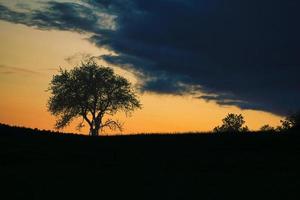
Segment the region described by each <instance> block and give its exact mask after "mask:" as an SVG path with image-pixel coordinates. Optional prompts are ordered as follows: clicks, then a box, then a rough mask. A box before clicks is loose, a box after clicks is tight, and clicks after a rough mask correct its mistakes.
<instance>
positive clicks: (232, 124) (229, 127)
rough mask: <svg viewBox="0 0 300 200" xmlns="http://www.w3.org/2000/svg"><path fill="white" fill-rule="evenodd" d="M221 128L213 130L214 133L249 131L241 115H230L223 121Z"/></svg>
mask: <svg viewBox="0 0 300 200" xmlns="http://www.w3.org/2000/svg"><path fill="white" fill-rule="evenodd" d="M222 122H223V124H222V125H221V126H217V127H215V128H214V129H213V131H214V132H246V131H249V129H248V127H247V126H243V125H244V123H245V121H244V117H243V116H242V115H241V114H239V115H237V114H233V113H229V114H228V115H227V116H226V117H225V118H224V119H223V120H222Z"/></svg>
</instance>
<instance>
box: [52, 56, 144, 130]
mask: <svg viewBox="0 0 300 200" xmlns="http://www.w3.org/2000/svg"><path fill="white" fill-rule="evenodd" d="M49 91H50V92H51V96H50V98H49V100H48V105H47V108H48V111H49V112H50V113H51V114H53V115H54V116H56V117H57V121H56V124H55V127H56V128H57V129H61V128H64V127H66V126H67V125H69V123H70V122H71V121H73V119H75V118H78V117H81V118H82V122H81V123H80V124H79V125H78V128H81V127H82V126H83V124H84V122H86V123H87V124H88V125H89V127H90V135H93V136H97V135H99V131H101V130H103V129H104V128H106V127H107V128H110V129H119V130H121V129H122V124H121V123H120V122H118V121H116V120H113V119H111V118H106V120H105V121H104V120H103V119H104V118H103V117H104V116H106V115H108V116H113V115H114V114H116V113H117V112H118V111H123V112H125V113H131V112H132V111H134V110H135V109H138V108H141V104H140V101H139V100H138V98H137V95H136V93H135V91H134V89H133V87H132V85H131V83H130V82H129V81H128V80H127V79H125V78H123V77H121V76H119V75H116V74H115V73H114V71H113V70H112V69H111V68H109V67H103V66H99V65H98V64H97V63H96V62H95V61H94V60H93V59H89V60H87V61H83V62H81V65H79V66H77V67H75V68H73V69H71V70H69V71H67V70H63V69H60V71H59V73H58V74H57V75H54V76H53V78H52V80H51V82H50V86H49Z"/></svg>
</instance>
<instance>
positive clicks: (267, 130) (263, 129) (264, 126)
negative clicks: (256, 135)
mask: <svg viewBox="0 0 300 200" xmlns="http://www.w3.org/2000/svg"><path fill="white" fill-rule="evenodd" d="M260 131H264V132H273V131H275V128H274V127H272V126H270V125H269V124H266V125H263V126H262V127H260Z"/></svg>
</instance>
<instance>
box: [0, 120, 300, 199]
mask: <svg viewBox="0 0 300 200" xmlns="http://www.w3.org/2000/svg"><path fill="white" fill-rule="evenodd" d="M0 170H1V171H0V181H1V188H0V190H1V193H0V199H45V200H48V199H133V198H134V199H228V198H238V199H299V194H300V192H299V191H300V188H299V186H300V179H299V178H300V135H298V134H297V133H289V134H287V133H285V134H283V133H282V134H266V133H265V134H262V133H252V134H251V133H249V134H241V135H234V134H226V135H208V134H206V135H204V134H188V135H136V136H116V137H104V136H103V137H87V136H78V135H71V134H68V135H62V134H57V133H53V132H47V131H39V130H32V129H26V128H17V127H10V126H6V125H1V126H0Z"/></svg>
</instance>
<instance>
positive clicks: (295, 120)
mask: <svg viewBox="0 0 300 200" xmlns="http://www.w3.org/2000/svg"><path fill="white" fill-rule="evenodd" d="M280 122H281V126H278V127H277V131H288V130H299V129H300V112H295V113H293V114H291V115H289V116H287V117H285V119H284V120H280Z"/></svg>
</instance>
